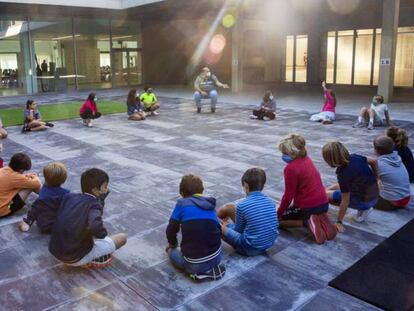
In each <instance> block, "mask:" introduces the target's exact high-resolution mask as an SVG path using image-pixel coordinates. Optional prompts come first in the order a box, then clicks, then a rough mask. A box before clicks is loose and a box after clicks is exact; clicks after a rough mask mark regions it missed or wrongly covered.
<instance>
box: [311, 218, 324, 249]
mask: <svg viewBox="0 0 414 311" xmlns="http://www.w3.org/2000/svg"><path fill="white" fill-rule="evenodd" d="M308 227H309V230H310V231H311V232H312V233H313V236H314V237H315V240H316V243H318V244H323V243H325V241H326V234H325V232H324V231H323V229H322V224H321V220H320V219H319V217H318V215H311V217H310V218H309V220H308Z"/></svg>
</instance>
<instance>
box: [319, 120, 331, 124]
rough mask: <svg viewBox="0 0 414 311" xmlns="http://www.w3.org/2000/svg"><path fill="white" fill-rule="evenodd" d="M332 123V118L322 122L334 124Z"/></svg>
mask: <svg viewBox="0 0 414 311" xmlns="http://www.w3.org/2000/svg"><path fill="white" fill-rule="evenodd" d="M332 123H333V122H332V120H330V119H325V120H323V121H322V124H332Z"/></svg>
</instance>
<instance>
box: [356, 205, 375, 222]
mask: <svg viewBox="0 0 414 311" xmlns="http://www.w3.org/2000/svg"><path fill="white" fill-rule="evenodd" d="M371 211H372V207H371V208H369V209H366V210H363V211H357V213H356V216H355V217H354V221H356V222H359V223H361V222H364V221H367V218H368V215H369V214H370V213H371Z"/></svg>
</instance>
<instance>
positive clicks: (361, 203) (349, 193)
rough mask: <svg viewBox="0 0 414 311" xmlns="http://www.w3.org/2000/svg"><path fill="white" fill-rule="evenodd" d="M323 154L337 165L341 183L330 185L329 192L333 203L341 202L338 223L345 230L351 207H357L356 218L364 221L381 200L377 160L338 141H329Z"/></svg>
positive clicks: (329, 162) (330, 164) (333, 165)
mask: <svg viewBox="0 0 414 311" xmlns="http://www.w3.org/2000/svg"><path fill="white" fill-rule="evenodd" d="M322 156H323V159H324V160H325V162H326V163H328V165H329V166H330V167H335V168H336V175H337V178H338V184H335V185H332V186H331V187H329V188H328V189H327V195H328V198H329V201H330V203H331V204H333V205H338V206H339V213H338V218H337V222H336V227H337V229H338V231H339V232H344V231H345V227H344V226H343V224H342V221H343V219H344V217H345V214H346V211H347V209H348V207H350V208H353V209H356V210H357V215H356V217H355V218H354V220H355V221H356V222H363V221H365V220H366V219H367V217H368V214H369V212H370V211H371V210H372V208H373V207H374V205H375V204H376V203H377V200H378V185H377V179H376V176H377V166H376V162H375V161H372V160H370V159H367V158H366V157H364V156H361V155H358V154H349V152H348V150H347V149H346V148H345V146H344V145H342V144H341V143H340V142H338V141H333V142H329V143H327V144H325V146H323V148H322ZM370 167H371V168H370ZM371 169H372V170H371Z"/></svg>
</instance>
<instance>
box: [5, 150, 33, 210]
mask: <svg viewBox="0 0 414 311" xmlns="http://www.w3.org/2000/svg"><path fill="white" fill-rule="evenodd" d="M31 167H32V161H31V160H30V158H29V157H28V156H27V155H26V154H24V153H16V154H14V155H13V156H12V158H11V159H10V162H9V166H6V167H3V168H1V169H0V217H5V216H10V215H13V214H14V213H16V212H17V211H19V210H20V209H22V208H23V207H24V206H25V204H26V203H25V202H26V200H27V198H28V197H29V195H30V194H31V193H32V192H33V191H34V192H36V193H38V192H39V190H40V186H41V183H40V179H39V177H38V176H37V174H36V173H27V174H24V172H26V171H28V170H30V169H31Z"/></svg>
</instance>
